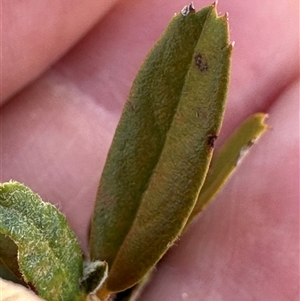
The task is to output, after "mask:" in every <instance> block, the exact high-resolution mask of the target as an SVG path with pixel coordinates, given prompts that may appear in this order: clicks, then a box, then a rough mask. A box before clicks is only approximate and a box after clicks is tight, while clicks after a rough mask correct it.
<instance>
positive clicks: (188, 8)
mask: <svg viewBox="0 0 300 301" xmlns="http://www.w3.org/2000/svg"><path fill="white" fill-rule="evenodd" d="M180 12H181V14H182V15H183V16H184V17H186V16H188V15H189V14H194V13H195V12H196V9H195V7H194V4H193V2H191V3H190V4H188V5H186V6H184V7H183V9H182V10H181V11H180Z"/></svg>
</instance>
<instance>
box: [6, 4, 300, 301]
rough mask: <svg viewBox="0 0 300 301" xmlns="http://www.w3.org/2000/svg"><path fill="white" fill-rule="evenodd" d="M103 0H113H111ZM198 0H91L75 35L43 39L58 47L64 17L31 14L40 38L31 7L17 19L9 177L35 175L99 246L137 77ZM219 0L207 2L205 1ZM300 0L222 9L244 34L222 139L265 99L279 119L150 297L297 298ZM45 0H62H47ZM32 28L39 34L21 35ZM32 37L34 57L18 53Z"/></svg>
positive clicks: (81, 233)
mask: <svg viewBox="0 0 300 301" xmlns="http://www.w3.org/2000/svg"><path fill="white" fill-rule="evenodd" d="M102 2H103V9H104V8H105V7H107V5H108V4H105V3H109V2H110V1H102ZM55 3H56V2H55ZM78 3H79V1H78ZM186 4H188V3H186V2H185V1H183V0H182V1H181V0H177V1H173V2H172V4H170V2H168V1H158V0H151V1H144V0H142V1H133V0H129V1H123V2H122V3H121V2H119V3H118V5H117V6H115V7H114V8H113V9H112V10H111V11H109V12H108V13H107V14H106V15H105V16H104V17H103V15H104V14H103V13H101V7H97V9H95V5H96V4H95V3H92V1H90V2H89V4H88V5H87V6H86V7H85V8H84V12H82V14H85V17H84V18H81V19H80V20H81V21H80V26H78V27H77V26H75V25H73V26H71V25H70V23H68V24H69V25H68V27H67V28H66V29H63V30H65V32H64V35H65V36H71V37H72V42H69V43H66V42H60V45H59V47H57V48H56V47H45V48H44V49H43V51H40V48H39V47H40V45H45V43H46V44H47V43H48V44H47V45H50V44H51V45H52V46H53V43H55V41H56V39H55V37H53V32H51V28H48V27H47V28H46V29H45V30H44V31H42V29H43V26H44V23H43V19H41V18H38V15H37V14H33V15H32V18H31V25H30V26H33V27H34V28H30V26H29V25H28V24H27V25H28V26H27V29H26V30H28V32H32V31H33V30H34V29H36V28H37V27H38V28H39V32H42V34H39V35H37V39H39V40H40V41H39V43H37V42H34V39H33V37H34V35H29V34H28V32H27V34H24V31H22V30H20V28H21V27H22V26H21V25H20V24H19V23H18V19H17V20H6V21H4V24H5V22H8V21H11V23H10V24H11V26H10V27H8V28H7V30H8V33H5V35H4V36H3V45H10V49H15V53H14V56H12V54H10V53H9V52H5V51H4V52H3V53H2V58H3V62H5V61H8V60H12V59H14V57H15V58H16V59H17V61H16V63H14V61H12V63H11V62H10V63H9V64H10V65H9V66H10V67H9V68H6V67H5V64H4V67H3V68H2V87H3V89H4V88H5V91H2V95H3V99H4V98H5V97H6V96H7V95H15V96H14V97H11V98H9V99H7V98H5V99H6V103H5V105H4V106H3V107H2V108H1V127H2V130H1V144H0V145H1V146H0V151H1V161H0V164H1V165H0V180H1V181H2V182H3V181H8V180H10V179H15V180H18V181H20V182H23V183H24V184H25V185H28V186H29V187H30V188H31V189H33V190H34V191H36V192H38V193H39V194H40V195H41V196H42V197H43V199H44V200H47V201H50V202H52V203H54V204H55V205H57V206H58V207H59V208H60V210H61V211H62V212H64V214H66V216H67V218H68V220H69V222H70V224H71V226H72V228H73V229H74V231H75V232H76V234H77V235H78V237H79V240H80V243H81V245H82V247H83V249H84V250H85V252H87V250H88V242H87V232H88V221H89V218H90V216H91V213H92V210H93V202H94V197H95V194H96V190H97V184H98V180H99V177H100V174H101V170H102V168H103V165H104V162H105V157H106V154H107V151H108V148H109V145H110V142H111V139H112V137H113V133H114V129H115V127H116V125H117V122H118V119H119V117H120V114H121V110H122V107H123V104H124V101H125V99H126V96H127V94H128V92H129V89H130V86H131V83H132V81H133V79H134V76H135V74H136V72H137V70H138V67H139V66H140V64H141V63H142V61H143V59H144V57H145V55H146V54H147V52H148V51H149V49H150V47H151V46H152V45H153V44H154V42H155V41H156V40H157V38H158V37H159V36H160V34H161V32H162V31H163V30H164V28H165V27H166V26H167V24H168V22H169V20H170V18H171V17H172V15H173V13H174V12H178V11H180V9H181V8H182V7H183V6H184V5H186ZM208 4H210V2H208V1H200V0H199V1H194V6H195V7H196V9H200V8H201V7H203V6H204V5H208ZM60 5H63V4H62V3H61V2H58V1H57V3H56V7H55V9H54V8H53V9H52V8H51V7H50V10H51V13H52V17H51V18H54V17H55V16H56V13H58V14H60V15H59V16H61V12H62V11H64V10H66V8H62V7H60ZM76 5H79V4H76ZM297 6H298V3H297V1H296V0H290V1H289V3H288V4H287V3H286V2H284V1H281V2H278V3H276V5H275V4H274V2H273V1H270V0H265V1H263V2H261V1H258V0H254V1H251V3H250V2H249V1H248V2H247V1H236V0H232V1H220V2H219V4H218V11H219V12H220V13H224V12H226V11H228V12H229V18H230V32H231V40H234V41H235V42H236V44H235V48H234V52H233V64H232V75H231V83H230V92H229V97H228V104H227V110H226V114H225V121H224V126H223V129H222V133H221V135H220V137H219V138H218V140H217V142H216V147H217V148H218V147H219V145H220V144H222V143H223V142H224V140H225V139H226V137H228V135H229V134H230V133H231V132H232V131H233V129H234V128H235V127H236V126H237V125H238V124H239V123H240V122H241V121H242V120H243V119H244V118H245V117H247V116H249V115H250V114H252V113H255V112H258V111H262V112H266V113H268V114H269V116H270V118H269V120H268V124H269V125H270V126H271V129H270V131H268V132H267V133H266V134H265V135H264V136H263V137H262V139H261V141H260V142H259V144H257V145H255V146H253V147H252V149H251V152H250V154H249V156H248V157H247V158H246V159H245V160H244V161H243V163H242V164H241V165H240V166H239V169H238V170H237V172H236V173H235V174H234V176H233V177H232V178H231V179H230V181H229V182H228V183H227V185H226V186H225V187H224V189H223V190H222V192H221V193H220V194H219V195H218V196H217V198H216V200H215V201H214V202H213V203H212V204H211V205H210V206H209V207H208V208H207V209H206V210H205V211H204V212H203V213H202V214H201V216H200V217H199V218H197V220H196V221H195V222H194V223H193V224H192V225H191V226H190V227H189V229H188V231H187V232H186V233H185V234H184V235H183V236H182V237H181V238H180V239H179V240H178V241H177V242H176V244H175V246H174V247H173V248H172V249H171V250H170V251H169V252H168V254H167V255H166V257H165V258H164V259H163V260H162V261H161V263H160V264H159V265H158V267H157V271H156V272H155V274H154V278H153V280H152V282H151V283H150V284H149V285H148V287H147V288H146V290H145V292H144V294H143V295H142V296H141V299H140V300H143V301H154V300H165V301H168V300H172V301H179V300H189V301H198V300H208V301H211V300H212V301H223V300H224V301H225V300H233V301H235V300H236V301H238V300H245V301H248V300H249V301H250V300H251V301H252V300H253V301H254V300H265V301H269V300H270V301H271V300H272V301H273V300H278V301H293V300H296V299H297V297H298V296H299V287H298V285H299V283H298V271H299V254H298V251H299V250H298V246H299V214H298V213H299V210H298V201H299V150H298V147H299V74H298V70H299V61H298V59H297V58H298V43H297V40H298V37H299V26H297V25H299V24H297V22H299V16H298V15H297V13H296V12H298V11H299V10H298V7H297ZM5 7H6V9H7V10H8V12H9V11H11V10H12V9H13V6H12V5H11V6H9V5H7V4H6V6H5V5H4V4H3V8H5ZM29 7H30V6H29V5H28V7H27V6H26V7H24V8H23V9H25V10H27V9H28V10H29ZM40 10H41V12H44V13H45V12H47V13H48V12H49V8H48V7H47V5H46V4H45V5H44V7H40ZM52 10H53V11H52ZM78 11H80V12H81V10H80V7H78V8H77V9H75V8H71V9H70V11H69V10H67V13H68V14H70V15H68V18H69V19H68V20H75V21H76V20H77V18H78V15H80V13H78ZM72 14H73V15H72ZM11 16H14V14H13V13H12V12H11V14H6V16H4V19H5V18H9V17H11ZM59 16H56V18H57V20H58V19H59ZM99 16H102V17H103V18H102V19H101V20H100V21H99V22H98V23H97V25H96V26H95V27H94V28H93V29H92V30H91V31H90V32H88V33H87V34H86V36H85V37H84V38H83V39H81V40H80V41H79V42H78V43H77V44H76V45H75V46H74V47H73V48H72V49H69V50H68V52H67V54H66V55H65V56H64V57H63V58H61V59H60V60H58V61H57V62H56V63H55V64H53V65H52V67H49V66H50V65H51V64H52V63H53V60H54V58H59V57H61V56H62V55H63V54H64V53H65V51H66V50H67V48H68V47H70V45H72V44H73V43H74V41H76V40H78V39H79V38H80V37H81V36H82V35H83V33H84V32H85V31H87V29H88V28H90V26H91V24H93V23H95V20H97V18H99ZM72 17H73V18H72ZM28 18H29V17H28ZM34 18H36V22H34V21H35V19H34ZM91 19H92V20H91ZM283 20H284V21H283ZM75 21H73V22H75ZM69 22H71V21H69ZM39 23H40V24H39ZM47 24H48V23H47ZM19 30H20V31H19ZM47 30H48V31H49V32H48V31H47ZM57 30H58V29H57V28H56V31H57ZM19 34H20V35H21V37H23V39H25V41H24V42H23V43H22V44H21V45H20V44H18V40H19V39H18V35H19ZM24 36H25V38H24ZM26 39H28V40H26ZM49 41H53V43H52V42H51V43H50V44H49ZM64 43H65V44H64ZM29 44H31V45H30V47H31V49H30V55H31V56H29V57H28V60H29V61H30V62H31V63H30V64H28V60H19V59H18V57H19V56H20V55H21V53H22V49H25V50H24V51H25V52H24V53H27V51H28V47H29V46H28V45H29ZM62 44H63V45H62ZM15 47H16V48H15ZM26 49H27V50H26ZM28 53H29V52H28ZM32 54H34V56H32ZM24 55H25V54H24ZM7 64H8V63H7ZM31 65H33V67H31ZM39 74H41V75H39ZM38 75H39V76H38ZM37 76H38V77H37ZM29 82H31V84H30V85H28V86H27V87H26V88H24V89H23V90H20V87H22V86H24V85H25V84H26V83H29ZM16 92H18V93H17V94H16Z"/></svg>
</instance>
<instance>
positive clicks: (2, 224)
mask: <svg viewBox="0 0 300 301" xmlns="http://www.w3.org/2000/svg"><path fill="white" fill-rule="evenodd" d="M0 232H1V233H2V234H4V235H7V236H9V237H10V238H11V239H12V240H13V241H14V242H15V243H16V245H17V246H18V259H19V266H20V271H21V272H22V274H23V277H24V279H25V281H26V282H27V283H31V284H33V285H34V287H35V288H36V290H37V292H38V293H39V295H40V296H41V297H43V298H44V299H46V300H48V301H52V300H53V301H57V300H60V301H68V300H70V301H71V300H72V301H74V300H79V296H80V294H81V293H80V289H79V279H80V277H81V276H82V253H81V250H80V247H79V245H78V242H77V239H76V237H75V235H74V233H73V231H72V230H71V229H70V227H69V225H68V223H67V221H66V219H65V217H64V216H63V215H62V214H61V213H60V212H59V211H58V210H57V209H56V208H55V207H54V206H53V205H51V204H49V203H45V202H43V201H42V199H41V198H40V197H39V196H38V195H37V194H35V193H33V192H32V191H31V190H30V189H29V188H27V187H26V186H24V185H22V184H20V183H18V182H9V183H4V184H2V185H0Z"/></svg>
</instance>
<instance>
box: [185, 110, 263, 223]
mask: <svg viewBox="0 0 300 301" xmlns="http://www.w3.org/2000/svg"><path fill="white" fill-rule="evenodd" d="M266 117H267V115H266V114H263V113H257V114H254V115H252V116H250V117H249V118H247V119H246V120H245V121H244V122H243V123H242V124H241V125H240V126H239V127H238V128H237V129H236V130H235V132H234V133H233V134H232V135H231V136H230V137H229V138H228V140H227V141H226V142H225V144H224V145H223V146H222V148H221V149H220V151H219V152H218V153H217V154H216V156H215V158H213V160H212V163H211V166H210V169H209V172H208V174H207V177H206V179H205V182H204V185H203V187H202V189H201V192H200V195H199V197H198V200H197V203H196V205H195V207H194V210H193V212H192V214H191V215H190V217H189V222H190V221H192V219H193V218H194V217H195V216H196V215H197V214H199V213H200V212H201V211H202V210H203V209H204V208H205V207H206V206H207V204H208V203H209V202H210V201H211V200H212V199H213V197H214V196H215V195H216V194H217V193H218V192H219V191H220V189H221V188H222V187H223V185H224V184H225V183H226V181H227V180H228V179H229V177H230V175H231V174H232V173H233V172H234V171H235V169H236V168H237V166H238V165H239V163H240V162H241V160H242V159H243V158H244V157H245V155H246V154H247V153H248V151H249V149H250V147H251V146H252V145H253V144H254V143H255V142H256V141H257V140H258V139H259V138H260V136H261V135H262V134H263V133H264V132H265V131H266V130H267V129H268V126H267V125H266V124H265V119H266Z"/></svg>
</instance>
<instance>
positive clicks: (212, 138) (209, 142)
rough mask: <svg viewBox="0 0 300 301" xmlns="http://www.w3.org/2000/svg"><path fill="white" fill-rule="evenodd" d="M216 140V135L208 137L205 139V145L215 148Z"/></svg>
mask: <svg viewBox="0 0 300 301" xmlns="http://www.w3.org/2000/svg"><path fill="white" fill-rule="evenodd" d="M217 138H218V136H217V135H209V136H208V138H207V145H208V146H209V147H211V148H214V146H215V141H216V139H217Z"/></svg>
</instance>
